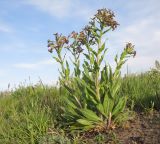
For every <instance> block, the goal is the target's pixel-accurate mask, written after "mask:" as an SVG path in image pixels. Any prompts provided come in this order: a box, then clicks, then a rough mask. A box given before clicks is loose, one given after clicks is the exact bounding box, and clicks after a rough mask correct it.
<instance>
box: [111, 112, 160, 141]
mask: <svg viewBox="0 0 160 144" xmlns="http://www.w3.org/2000/svg"><path fill="white" fill-rule="evenodd" d="M114 132H115V134H116V136H117V138H118V140H119V143H122V144H160V111H154V112H152V113H137V114H136V115H135V118H134V119H132V120H129V121H128V122H126V123H125V124H124V125H123V126H122V127H120V128H117V129H115V131H114Z"/></svg>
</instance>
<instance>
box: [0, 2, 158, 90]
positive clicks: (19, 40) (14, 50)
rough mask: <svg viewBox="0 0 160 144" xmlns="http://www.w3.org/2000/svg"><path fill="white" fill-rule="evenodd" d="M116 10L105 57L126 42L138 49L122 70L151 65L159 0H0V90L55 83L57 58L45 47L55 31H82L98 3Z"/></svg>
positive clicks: (154, 56) (154, 57) (155, 50)
mask: <svg viewBox="0 0 160 144" xmlns="http://www.w3.org/2000/svg"><path fill="white" fill-rule="evenodd" d="M101 8H107V9H111V10H112V11H114V13H115V15H116V20H117V21H118V23H119V24H120V26H118V28H117V30H115V31H113V32H112V33H109V34H108V35H107V37H108V43H107V47H108V48H109V54H108V55H107V57H106V59H107V60H108V61H109V62H110V63H113V60H112V58H113V56H114V55H115V54H117V53H118V54H120V52H121V51H122V50H123V48H124V46H125V44H126V42H132V43H133V44H134V45H135V49H136V51H137V55H136V57H135V58H131V59H129V60H128V62H127V63H126V65H125V66H124V68H123V70H122V71H123V72H124V73H126V69H127V68H126V67H127V65H128V68H129V72H130V73H140V72H144V71H147V70H150V69H151V67H153V66H154V62H155V60H160V0H0V90H6V89H7V88H8V84H9V85H10V87H11V88H15V87H18V86H19V85H26V84H36V83H37V82H38V81H40V80H42V82H43V83H44V84H49V85H50V84H56V81H57V79H58V76H59V73H58V64H57V63H56V62H55V61H54V59H53V58H52V55H51V54H49V53H48V51H47V40H48V39H51V40H52V39H53V38H54V37H53V34H54V33H56V32H59V33H62V34H64V35H68V34H69V33H70V32H72V31H73V30H75V31H80V30H81V29H82V28H83V27H84V26H85V25H86V24H87V23H88V21H89V20H90V17H92V16H93V15H94V14H95V13H96V11H97V9H101Z"/></svg>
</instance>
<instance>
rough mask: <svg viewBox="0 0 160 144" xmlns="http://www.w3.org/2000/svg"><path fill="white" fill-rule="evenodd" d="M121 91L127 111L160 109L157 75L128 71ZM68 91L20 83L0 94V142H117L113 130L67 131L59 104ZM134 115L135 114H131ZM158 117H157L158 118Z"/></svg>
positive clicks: (10, 143) (61, 143) (51, 143)
mask: <svg viewBox="0 0 160 144" xmlns="http://www.w3.org/2000/svg"><path fill="white" fill-rule="evenodd" d="M119 94H120V95H122V96H123V95H127V96H128V102H127V106H128V108H129V110H130V111H133V112H134V113H138V112H151V111H155V110H156V111H158V110H160V75H159V74H155V73H154V72H153V73H150V72H146V73H142V74H130V75H126V76H125V77H124V78H122V85H121V89H120V92H119ZM66 95H67V93H66V92H65V91H64V90H63V89H61V90H59V88H57V87H49V86H44V85H43V84H42V83H41V84H37V85H35V86H28V87H23V86H20V87H19V88H17V89H16V90H15V91H14V92H12V91H11V92H2V93H1V94H0V143H4V144H54V143H59V144H65V143H66V144H70V143H75V144H76V143H104V141H106V139H108V138H110V139H112V141H113V143H118V142H117V140H118V138H117V137H116V135H115V133H114V132H112V131H110V132H108V133H107V134H105V135H104V134H101V133H99V134H94V136H93V137H92V136H91V137H92V139H90V138H89V137H90V136H85V138H83V136H82V134H78V133H68V132H66V131H65V130H64V129H63V127H62V123H63V118H62V117H61V116H62V115H63V111H62V108H61V107H62V106H63V108H64V107H65V102H64V97H65V96H66ZM134 115H135V114H134ZM158 120H159V121H160V119H158Z"/></svg>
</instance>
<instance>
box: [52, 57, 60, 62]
mask: <svg viewBox="0 0 160 144" xmlns="http://www.w3.org/2000/svg"><path fill="white" fill-rule="evenodd" d="M53 58H54V59H55V60H56V61H57V62H58V63H61V61H60V60H59V58H57V57H54V56H53Z"/></svg>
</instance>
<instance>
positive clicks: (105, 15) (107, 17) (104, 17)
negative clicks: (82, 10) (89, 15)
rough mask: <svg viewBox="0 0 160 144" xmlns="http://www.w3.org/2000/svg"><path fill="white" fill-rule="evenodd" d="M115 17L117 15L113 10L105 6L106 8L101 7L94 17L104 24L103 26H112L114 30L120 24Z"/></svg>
mask: <svg viewBox="0 0 160 144" xmlns="http://www.w3.org/2000/svg"><path fill="white" fill-rule="evenodd" d="M114 17H115V15H114V13H113V12H112V11H111V10H107V9H105V8H104V9H99V10H98V12H97V14H95V16H94V18H93V19H95V20H96V21H97V22H98V23H100V24H102V26H104V27H111V28H112V30H114V29H115V28H117V26H118V25H119V24H118V23H117V22H116V21H115V20H114Z"/></svg>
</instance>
